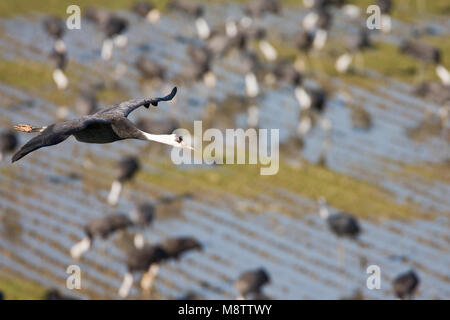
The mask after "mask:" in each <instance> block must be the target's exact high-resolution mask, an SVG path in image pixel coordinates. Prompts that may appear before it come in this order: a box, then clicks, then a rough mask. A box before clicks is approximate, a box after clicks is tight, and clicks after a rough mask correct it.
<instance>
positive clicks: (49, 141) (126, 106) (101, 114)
mask: <svg viewBox="0 0 450 320" xmlns="http://www.w3.org/2000/svg"><path fill="white" fill-rule="evenodd" d="M176 92H177V88H176V87H175V88H173V89H172V92H171V93H170V94H169V95H167V96H165V97H162V98H155V99H135V100H129V101H126V102H122V103H119V104H117V105H115V106H113V107H111V108H107V109H103V110H100V111H98V112H96V113H94V114H92V115H88V116H83V117H80V118H77V119H73V120H69V121H65V122H60V123H55V124H52V125H50V126H48V127H47V128H45V130H43V131H42V132H41V133H40V134H39V135H38V136H36V137H34V138H33V139H31V140H30V141H28V142H27V143H26V144H25V145H24V146H23V147H22V148H21V149H20V150H19V151H18V152H17V153H16V154H15V155H14V156H13V158H12V162H16V161H18V160H20V159H22V158H23V157H24V156H26V155H27V154H29V153H30V152H33V151H35V150H37V149H39V148H43V147H48V146H53V145H56V144H58V143H61V142H63V141H64V140H66V139H67V138H69V137H70V136H72V135H73V136H74V137H75V139H77V140H78V141H80V142H85V143H111V142H115V141H119V140H124V139H140V140H145V136H144V135H143V134H142V132H141V131H140V130H139V129H137V128H136V126H135V125H134V124H133V123H132V122H131V121H129V120H128V119H127V116H128V115H129V114H130V113H131V112H132V111H134V110H136V109H137V108H139V107H141V106H145V107H146V108H148V107H149V106H150V105H153V106H157V105H158V103H159V102H160V101H170V100H172V98H173V97H174V96H175V94H176Z"/></svg>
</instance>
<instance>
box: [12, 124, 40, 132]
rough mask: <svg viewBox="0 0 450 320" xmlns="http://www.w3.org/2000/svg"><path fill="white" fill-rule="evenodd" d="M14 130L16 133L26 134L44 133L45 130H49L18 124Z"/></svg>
mask: <svg viewBox="0 0 450 320" xmlns="http://www.w3.org/2000/svg"><path fill="white" fill-rule="evenodd" d="M13 128H14V130H16V131H20V132H25V133H32V132H42V131H44V130H45V129H47V127H33V126H32V125H31V124H18V125H16V126H14V127H13Z"/></svg>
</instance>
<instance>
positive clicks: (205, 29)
mask: <svg viewBox="0 0 450 320" xmlns="http://www.w3.org/2000/svg"><path fill="white" fill-rule="evenodd" d="M195 27H196V28H197V33H198V36H199V37H200V39H203V40H205V39H208V38H209V36H210V34H211V30H210V29H209V25H208V22H206V20H205V18H203V17H200V18H197V20H195Z"/></svg>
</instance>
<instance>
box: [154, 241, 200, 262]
mask: <svg viewBox="0 0 450 320" xmlns="http://www.w3.org/2000/svg"><path fill="white" fill-rule="evenodd" d="M161 247H162V248H163V249H164V250H165V251H166V252H167V254H168V256H169V257H170V258H172V259H179V258H180V257H181V256H182V255H183V254H184V253H185V252H187V251H191V250H201V249H202V245H201V243H200V242H199V241H197V239H195V238H192V237H179V238H169V239H166V240H164V241H163V242H162V243H161Z"/></svg>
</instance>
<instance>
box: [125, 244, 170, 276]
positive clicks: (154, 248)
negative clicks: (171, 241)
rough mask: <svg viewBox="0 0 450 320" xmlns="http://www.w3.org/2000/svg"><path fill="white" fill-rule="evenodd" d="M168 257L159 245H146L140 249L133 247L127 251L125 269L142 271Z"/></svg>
mask: <svg viewBox="0 0 450 320" xmlns="http://www.w3.org/2000/svg"><path fill="white" fill-rule="evenodd" d="M168 258H169V256H168V254H167V252H166V251H165V250H164V249H163V248H162V247H161V246H160V245H146V246H144V247H143V248H141V249H137V248H133V249H132V250H131V251H130V252H129V253H128V258H127V269H128V271H129V272H143V271H147V269H148V268H149V267H150V266H151V265H153V264H158V263H160V262H162V261H164V260H167V259H168Z"/></svg>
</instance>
